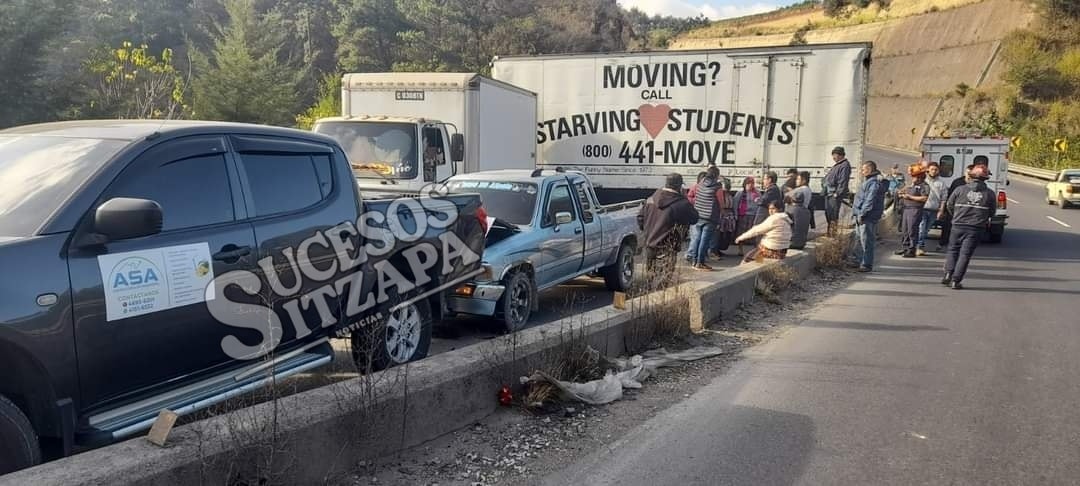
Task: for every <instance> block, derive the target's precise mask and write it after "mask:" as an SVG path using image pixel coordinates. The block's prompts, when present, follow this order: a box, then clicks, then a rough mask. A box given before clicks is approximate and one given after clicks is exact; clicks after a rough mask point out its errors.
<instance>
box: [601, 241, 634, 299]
mask: <svg viewBox="0 0 1080 486" xmlns="http://www.w3.org/2000/svg"><path fill="white" fill-rule="evenodd" d="M600 274H601V275H603V276H604V285H606V286H607V288H608V290H613V291H615V292H626V291H627V290H629V289H630V285H631V284H633V283H634V245H633V244H632V243H630V242H626V241H624V242H623V244H622V245H620V246H619V254H618V255H615V263H612V264H611V265H608V266H606V267H604V268H601V269H600Z"/></svg>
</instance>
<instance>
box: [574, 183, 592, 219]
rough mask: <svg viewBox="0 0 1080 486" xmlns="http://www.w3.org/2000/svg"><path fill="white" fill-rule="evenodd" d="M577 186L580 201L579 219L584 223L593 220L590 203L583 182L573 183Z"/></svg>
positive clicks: (587, 191)
mask: <svg viewBox="0 0 1080 486" xmlns="http://www.w3.org/2000/svg"><path fill="white" fill-rule="evenodd" d="M574 187H575V188H577V194H578V201H581V219H582V220H583V221H585V223H591V222H592V221H593V214H592V204H591V203H590V202H589V201H590V200H589V190H588V189H587V188H586V187H585V183H584V182H578V183H576V184H574Z"/></svg>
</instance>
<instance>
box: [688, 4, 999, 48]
mask: <svg viewBox="0 0 1080 486" xmlns="http://www.w3.org/2000/svg"><path fill="white" fill-rule="evenodd" d="M980 1H983V0H892V1H891V2H890V3H889V6H888V7H887V8H881V7H880V6H879V5H878V4H876V3H872V4H870V5H869V6H867V7H866V8H853V9H849V10H848V11H847V12H846V13H845V15H843V16H841V17H828V16H826V15H825V12H824V10H823V9H822V8H821V7H816V8H812V9H809V8H808V9H797V10H791V11H788V12H784V13H777V14H776V15H770V14H763V15H761V16H757V17H751V18H746V19H730V20H725V21H721V22H716V23H713V24H712V25H709V26H707V27H702V28H700V29H696V30H692V31H690V32H687V33H686V34H684V35H682V36H680V38H679V39H676V44H677V43H678V41H679V40H681V39H711V38H724V37H742V36H759V35H768V34H786V33H794V32H795V31H796V30H799V29H800V28H805V26H806V25H808V24H809V25H810V29H811V30H818V29H829V28H835V27H848V26H853V25H862V24H867V23H871V22H882V21H886V20H892V19H899V18H904V17H911V16H915V15H922V14H925V13H931V12H937V11H941V10H948V9H953V8H957V7H962V6H965V5H970V4H973V3H978V2H980Z"/></svg>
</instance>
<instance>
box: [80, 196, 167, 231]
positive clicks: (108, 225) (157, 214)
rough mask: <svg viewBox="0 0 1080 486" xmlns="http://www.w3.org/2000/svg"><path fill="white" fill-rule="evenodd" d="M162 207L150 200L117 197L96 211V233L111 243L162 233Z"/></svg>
mask: <svg viewBox="0 0 1080 486" xmlns="http://www.w3.org/2000/svg"><path fill="white" fill-rule="evenodd" d="M161 221H162V216H161V205H160V204H158V203H156V202H154V201H150V200H148V199H133V198H127V197H117V198H113V199H109V200H108V201H105V203H104V204H102V205H101V206H98V208H97V210H96V211H94V231H95V232H97V233H99V234H101V235H102V236H104V237H105V238H107V239H108V240H109V241H115V240H126V239H130V238H139V237H141V236H150V235H154V234H158V233H160V232H161Z"/></svg>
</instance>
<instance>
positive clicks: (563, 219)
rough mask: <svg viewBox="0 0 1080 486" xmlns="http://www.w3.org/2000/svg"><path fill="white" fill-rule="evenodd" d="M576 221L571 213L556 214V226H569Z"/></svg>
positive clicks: (561, 212) (560, 212)
mask: <svg viewBox="0 0 1080 486" xmlns="http://www.w3.org/2000/svg"><path fill="white" fill-rule="evenodd" d="M573 220H574V215H573V214H570V212H569V211H559V212H557V213H555V224H568V223H570V222H571V221H573Z"/></svg>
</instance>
